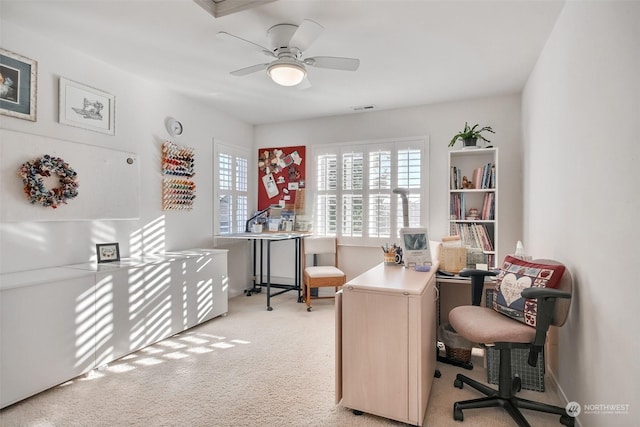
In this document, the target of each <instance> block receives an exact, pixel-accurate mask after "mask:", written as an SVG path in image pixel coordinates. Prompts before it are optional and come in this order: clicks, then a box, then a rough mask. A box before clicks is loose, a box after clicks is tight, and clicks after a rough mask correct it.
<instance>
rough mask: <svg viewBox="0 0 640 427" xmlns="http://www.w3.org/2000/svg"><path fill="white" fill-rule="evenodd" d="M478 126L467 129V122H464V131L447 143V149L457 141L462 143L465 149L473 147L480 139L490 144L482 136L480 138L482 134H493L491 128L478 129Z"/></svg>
mask: <svg viewBox="0 0 640 427" xmlns="http://www.w3.org/2000/svg"><path fill="white" fill-rule="evenodd" d="M478 126H480V125H478V124H475V125H473V127H469V124H468V123H467V122H464V130H463V131H462V132H458V133H457V134H456V135H455V136H454V137H453V138H452V139H451V142H450V143H449V147H453V145H454V144H455V143H456V141H457V140H458V139H461V140H462V143H463V145H464V146H465V147H471V146H475V145H476V142H477V141H478V139H481V140H483V141H486V142H491V141H489V140H488V139H487V138H485V137H484V136H482V132H485V131H486V132H491V133H495V132H494V131H493V129H491V126H485V127H483V128H480V129H478Z"/></svg>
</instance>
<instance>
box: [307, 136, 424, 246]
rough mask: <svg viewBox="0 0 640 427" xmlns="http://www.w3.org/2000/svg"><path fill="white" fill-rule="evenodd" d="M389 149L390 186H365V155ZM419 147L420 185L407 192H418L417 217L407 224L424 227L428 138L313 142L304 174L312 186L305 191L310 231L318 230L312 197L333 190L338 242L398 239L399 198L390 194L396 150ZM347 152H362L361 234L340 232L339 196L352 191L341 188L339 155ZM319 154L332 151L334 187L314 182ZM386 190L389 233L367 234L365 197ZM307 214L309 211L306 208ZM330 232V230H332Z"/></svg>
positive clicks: (395, 181) (377, 243)
mask: <svg viewBox="0 0 640 427" xmlns="http://www.w3.org/2000/svg"><path fill="white" fill-rule="evenodd" d="M389 149H390V151H391V167H392V170H391V173H390V175H391V185H390V188H389V189H388V190H387V189H384V190H380V191H378V190H371V189H370V188H369V185H368V184H369V177H370V175H369V173H370V165H369V155H370V153H373V152H375V151H379V150H389ZM407 149H412V150H420V189H413V190H411V192H410V196H414V195H416V194H417V195H418V196H419V198H420V218H419V224H410V226H414V227H417V226H422V227H426V226H427V224H426V219H427V218H428V216H427V214H428V212H429V191H428V190H429V168H428V165H429V157H428V154H429V138H428V137H427V136H418V137H408V138H389V139H383V140H366V141H355V142H347V143H331V144H319V145H315V146H313V147H312V149H311V161H310V162H309V164H310V165H311V169H312V170H311V173H310V174H308V175H307V183H308V186H307V187H308V188H313V189H314V191H311V192H310V191H307V206H311V207H312V208H311V209H313V212H311V216H312V218H313V224H314V233H316V234H319V233H320V230H318V229H317V227H316V225H317V224H318V218H317V206H316V201H317V198H318V195H319V194H327V195H329V194H335V196H336V203H337V206H336V233H335V236H336V237H337V238H338V241H339V242H340V244H345V245H358V246H380V245H381V244H384V243H392V242H398V241H399V239H400V234H399V232H400V228H402V199H401V197H400V195H397V194H394V193H393V189H394V188H397V187H398V168H399V163H398V153H399V152H400V151H402V150H407ZM349 152H362V153H363V157H364V159H365V160H364V174H363V177H362V180H363V187H364V188H363V189H362V200H363V204H364V209H363V212H364V214H363V225H362V229H363V236H362V237H360V236H345V235H343V228H342V219H343V212H342V200H343V195H347V194H352V193H353V191H351V190H343V187H342V179H343V176H344V175H343V172H344V171H343V161H342V155H343V154H345V153H349ZM322 155H336V156H337V158H336V168H337V171H336V175H337V183H336V190H335V191H333V190H319V188H320V183H318V182H316V181H317V177H318V157H319V156H322ZM387 193H388V194H390V195H391V199H390V213H389V214H390V236H389V237H377V236H376V237H370V236H369V228H368V227H369V217H368V212H369V200H370V196H372V195H375V194H387ZM307 214H309V212H307ZM332 235H334V234H332Z"/></svg>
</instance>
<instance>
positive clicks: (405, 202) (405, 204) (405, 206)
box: [393, 188, 409, 227]
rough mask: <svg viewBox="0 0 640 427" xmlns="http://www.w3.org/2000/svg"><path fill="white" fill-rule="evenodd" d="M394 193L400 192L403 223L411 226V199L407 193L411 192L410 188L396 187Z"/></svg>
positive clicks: (404, 225) (405, 225)
mask: <svg viewBox="0 0 640 427" xmlns="http://www.w3.org/2000/svg"><path fill="white" fill-rule="evenodd" d="M393 194H399V195H400V197H402V225H403V227H408V226H409V199H408V198H407V194H409V189H408V188H394V189H393Z"/></svg>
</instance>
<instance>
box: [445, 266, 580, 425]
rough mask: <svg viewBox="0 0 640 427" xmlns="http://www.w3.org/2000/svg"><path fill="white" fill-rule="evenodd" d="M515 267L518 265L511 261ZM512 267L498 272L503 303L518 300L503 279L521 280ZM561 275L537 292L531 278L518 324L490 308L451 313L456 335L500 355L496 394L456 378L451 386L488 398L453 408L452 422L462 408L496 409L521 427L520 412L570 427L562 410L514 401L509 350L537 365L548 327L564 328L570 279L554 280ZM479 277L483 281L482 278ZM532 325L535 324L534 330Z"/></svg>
mask: <svg viewBox="0 0 640 427" xmlns="http://www.w3.org/2000/svg"><path fill="white" fill-rule="evenodd" d="M512 260H513V258H511V259H510V257H507V259H505V261H512ZM515 263H516V264H517V263H519V262H518V261H515ZM532 263H536V264H544V265H547V266H550V267H555V266H561V264H560V263H558V262H555V261H550V260H535V261H532ZM516 264H509V265H507V264H505V266H506V267H508V269H507V270H504V269H503V270H501V272H500V274H499V275H498V278H497V279H498V282H497V285H496V288H497V291H499V287H500V286H501V281H505V284H503V286H504V287H505V288H504V289H503V291H505V292H507V291H509V292H512V293H511V294H510V295H508V296H507V299H509V300H510V301H511V302H513V299H518V295H515V294H514V293H513V292H514V291H513V290H514V289H516V288H515V287H514V288H507V284H506V280H505V277H507V275H508V274H513V276H514V277H519V276H517V275H518V273H520V272H521V271H524V270H520V271H518V268H519V267H518V266H517V265H516ZM562 268H564V266H562ZM549 271H551V270H542V273H544V274H547V275H549ZM464 274H465V275H468V276H469V277H474V276H481V275H484V274H486V271H481V270H467V271H465V272H464ZM559 274H561V279H559V282H560V283H559V285H558V286H557V288H555V289H552V288H545V287H539V286H538V284H539V283H538V279H534V280H533V285H532V286H531V287H528V288H525V289H524V290H522V291H521V293H520V298H524V300H523V301H524V304H528V306H527V310H525V312H524V314H523V315H522V318H520V319H519V320H520V321H519V320H514V319H513V318H512V317H508V316H507V315H505V314H503V313H500V312H498V311H496V310H495V309H494V308H489V307H479V306H474V305H471V306H460V307H456V308H454V309H453V310H451V312H450V313H449V322H450V323H451V325H452V326H453V328H454V329H455V330H456V331H457V332H458V334H460V335H461V336H463V337H465V338H467V339H468V340H470V341H472V342H476V343H482V344H485V345H487V344H491V345H493V347H494V348H495V349H497V350H499V351H500V367H499V369H500V371H499V380H498V390H495V389H493V388H491V387H488V386H487V385H485V384H482V383H480V382H478V381H476V380H474V379H472V378H469V377H466V376H464V375H462V374H458V375H457V376H456V379H455V381H454V386H455V387H457V388H462V387H463V384H468V385H469V386H471V387H473V388H474V389H476V390H478V391H480V392H481V393H483V394H485V395H486V397H482V398H479V399H472V400H465V401H461V402H456V403H454V405H453V418H454V419H455V420H456V421H463V419H464V416H463V412H462V411H463V410H464V409H473V408H487V407H495V406H500V407H502V408H504V409H505V410H506V411H507V412H508V413H509V414H510V415H511V417H512V418H513V419H514V420H515V421H516V423H517V424H518V426H520V427H526V426H529V423H528V422H527V420H526V419H525V418H524V416H523V414H522V413H521V412H520V409H529V410H534V411H541V412H547V413H552V414H558V415H560V423H562V424H564V425H566V426H573V425H574V421H575V419H574V418H573V417H570V416H569V415H568V414H567V412H566V410H565V408H563V407H558V406H553V405H548V404H545V403H540V402H535V401H531V400H527V399H522V398H519V397H516V395H515V394H516V393H517V392H518V391H520V388H521V382H520V378H519V377H513V375H512V371H511V349H514V348H526V349H529V358H528V361H527V362H528V363H529V365H531V366H536V364H537V360H538V354H539V353H540V352H541V351H542V350H543V347H544V344H545V341H546V337H547V331H548V329H549V326H550V325H554V326H562V325H563V324H564V322H565V321H566V319H567V316H568V314H569V306H570V299H571V292H572V280H571V274H570V273H569V271H568V270H566V269H564V271H563V272H559V273H556V276H557V275H559ZM461 275H462V273H461ZM481 277H482V278H484V277H483V276H481ZM556 279H557V278H556ZM533 300H535V301H536V302H537V308H535V309H534V308H533V307H532V305H531V301H533ZM532 313H533V314H532ZM510 314H515V313H510ZM527 323H528V324H527ZM532 324H535V327H533V325H532Z"/></svg>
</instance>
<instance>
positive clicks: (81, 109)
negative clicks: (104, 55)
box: [59, 77, 116, 135]
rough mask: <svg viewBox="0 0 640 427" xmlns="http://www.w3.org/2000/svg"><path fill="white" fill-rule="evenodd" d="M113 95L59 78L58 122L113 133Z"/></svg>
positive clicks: (114, 99) (114, 100)
mask: <svg viewBox="0 0 640 427" xmlns="http://www.w3.org/2000/svg"><path fill="white" fill-rule="evenodd" d="M115 102H116V98H115V96H113V95H111V94H109V93H107V92H103V91H101V90H99V89H95V88H92V87H89V86H86V85H83V84H82V83H78V82H74V81H71V80H67V79H65V78H63V77H61V78H60V108H59V112H60V123H62V124H65V125H69V126H75V127H79V128H83V129H88V130H92V131H95V132H102V133H107V134H109V135H115V133H116V131H115V110H116V109H115Z"/></svg>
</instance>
